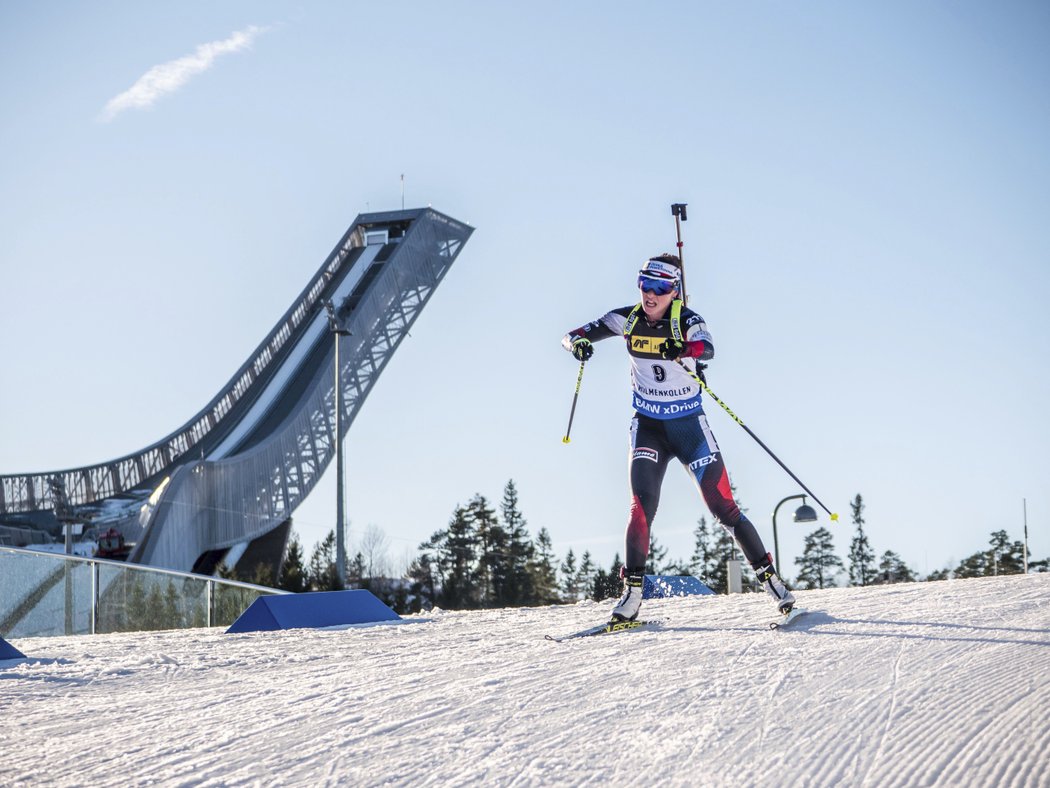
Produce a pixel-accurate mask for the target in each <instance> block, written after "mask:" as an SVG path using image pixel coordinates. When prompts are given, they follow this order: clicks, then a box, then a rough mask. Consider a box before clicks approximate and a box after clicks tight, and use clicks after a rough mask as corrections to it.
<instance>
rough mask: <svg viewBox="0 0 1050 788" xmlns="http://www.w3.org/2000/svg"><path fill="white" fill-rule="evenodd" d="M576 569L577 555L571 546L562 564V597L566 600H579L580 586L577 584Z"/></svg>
mask: <svg viewBox="0 0 1050 788" xmlns="http://www.w3.org/2000/svg"><path fill="white" fill-rule="evenodd" d="M576 571H577V570H576V555H575V554H574V553H573V552H572V548H571V547H570V548H569V552H568V554H567V555H566V556H565V560H564V561H563V562H562V565H561V598H562V601H564V602H577V601H579V598H580V588H579V586H577V585H576V579H577V577H576Z"/></svg>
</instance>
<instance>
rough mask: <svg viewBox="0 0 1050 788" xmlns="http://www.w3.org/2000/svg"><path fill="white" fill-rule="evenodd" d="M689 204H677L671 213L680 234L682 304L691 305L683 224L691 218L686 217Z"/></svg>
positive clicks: (679, 256) (676, 230)
mask: <svg viewBox="0 0 1050 788" xmlns="http://www.w3.org/2000/svg"><path fill="white" fill-rule="evenodd" d="M686 205H688V203H684V202H676V203H674V204H673V205H672V206H671V213H672V214H673V215H674V229H675V232H676V233H677V234H678V263H679V269H680V270H681V272H682V304H684V305H686V306H688V305H689V296H688V295H686V292H685V257H683V256H682V250H683V249H682V248H683V244H682V222H684V221H686V219H688V218H689V217H688V216H687V215H686V212H685V206H686Z"/></svg>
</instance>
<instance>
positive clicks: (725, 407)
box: [675, 359, 839, 522]
mask: <svg viewBox="0 0 1050 788" xmlns="http://www.w3.org/2000/svg"><path fill="white" fill-rule="evenodd" d="M675 360H676V361H677V362H678V363H679V365H681V367H682V369H684V370H685V371H686V372H688V373H689V376H690V377H692V379H693V380H695V381H696V382H697V383H699V384H700V388H702V389H703V390H704V392H705V393H706V394H707V396H709V397H710V398H711V399H713V400H714V401H715V402H717V403H718V404H719V405H721V406H722V410H724V411H725V412H726V413H728V414H729V417H730V418H731V419H732V420H733V421H735V422H736V423H737V424H739V425H740V426H741V427H743V428H744V432H746V433H747V434H748V435H750V436H751V437H752V438H754V439H755V443H757V444H758V445H759V446H761V447H762V448H763V449H765V450H766V454H768V455H769V456H770V457H772V458H773V459H774V460H776V462H777V465H779V466H780V467H781V468H783V469H784V470H785V471H786V472H787V475H788V476H790V477H791V478H792V479H794V480H795V481H796V482H798V486H799V487H801V488H802V489H803V490H805V491H806V492H807V493H809V495H810V497H812V498H813V500H814V501H816V502H817V503H819V504H820V508H821V509H823V510H824V511H825V512H827V513H828V515H829V516H830V517H831V521H832V522H836V521H838V519H839V516H838V515H837V514H835V513H834V512H832V511H831V509H829V508H828V507H826V506H825V505H824V503H823V502H822V501H821V500H820V498H818V497H817V496H816V495H815V494H814V493H813V491H812V490H811V489H809V488H808V487H807V486H806V485H804V484H803V483H802V480H801V479H800V478H798V477H797V476H796V475H795V474H794V473H792V471H791V469H790V468H789V467H787V466H786V465H785V464H784V463H783V462H782V461H781V459H780V458H779V457H778V456H777V455H775V454H774V453H773V450H772V449H770V448H769V447H768V446H766V444H765V443H763V442H762V439H761V438H759V437H758V436H757V435H755V433H754V432H752V430H751V428H750V427H748V426H747V425H746V424H744V422H743V421H742V420H741V419H740V417H739V416H737V415H736V414H735V413H733V411H732V410H730V409H729V406H728V405H726V404H725V403H724V402H723V401H722V400H721V399H719V397H718V395H717V394H715V393H714V392H713V391H711V389H710V388H709V387H708V385H707V384H706V383H705V382H704V379H703V378H701V377H700V376H699V375H697V374H696V373H695V372H689V368H688V367H687V366H686V365H685V364H682V362H681V360H680V359H675Z"/></svg>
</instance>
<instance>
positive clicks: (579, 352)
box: [572, 337, 594, 362]
mask: <svg viewBox="0 0 1050 788" xmlns="http://www.w3.org/2000/svg"><path fill="white" fill-rule="evenodd" d="M593 355H594V345H592V344H591V340H589V339H587V338H586V337H580V338H579V339H574V340H573V341H572V356H573V358H575V359H576V360H577V361H581V362H582V361H586V360H587V359H589V358H590V357H591V356H593Z"/></svg>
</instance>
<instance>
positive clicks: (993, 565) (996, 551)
mask: <svg viewBox="0 0 1050 788" xmlns="http://www.w3.org/2000/svg"><path fill="white" fill-rule="evenodd" d="M989 546H990V549H988V550H984V551H982V552H979V553H974V554H973V555H971V556H970V557H969V558H965V559H963V561H962V563H960V564H959V566H958V567H957V568H956V569H955V576H956V577H989V576H991V575H1017V574H1021V573H1023V572H1024V555H1023V553H1024V544H1023V543H1022V542H1021V541H1016V542H1010V537H1009V536H1008V535H1007V533H1006V531H993V532H992V538H991V540H990V541H989Z"/></svg>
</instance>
